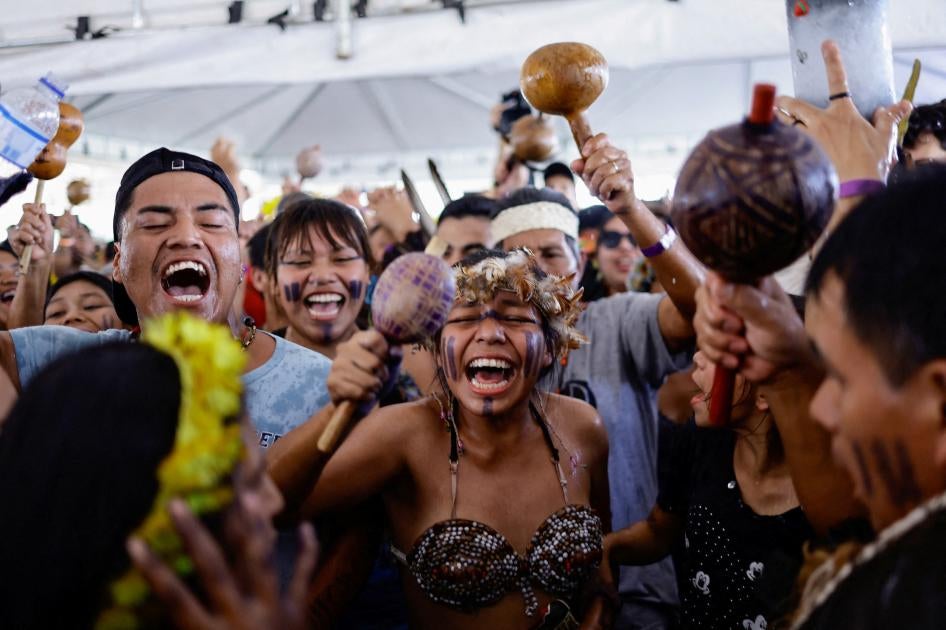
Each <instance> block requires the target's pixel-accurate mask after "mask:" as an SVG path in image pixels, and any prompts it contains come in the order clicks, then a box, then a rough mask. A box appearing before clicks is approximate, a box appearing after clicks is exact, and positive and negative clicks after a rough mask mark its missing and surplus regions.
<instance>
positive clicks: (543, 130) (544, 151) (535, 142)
mask: <svg viewBox="0 0 946 630" xmlns="http://www.w3.org/2000/svg"><path fill="white" fill-rule="evenodd" d="M509 144H511V145H512V153H513V155H514V156H515V158H516V159H517V160H519V161H520V162H545V161H546V160H548V159H550V158H551V157H552V156H553V155H555V153H556V152H558V136H556V135H555V128H554V127H553V126H552V125H551V124H550V123H549V121H548V120H547V119H546V118H544V117H542V116H523V117H522V118H520V119H519V120H517V121H516V122H514V123H513V124H512V129H510V131H509Z"/></svg>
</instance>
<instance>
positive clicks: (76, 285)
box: [44, 271, 121, 332]
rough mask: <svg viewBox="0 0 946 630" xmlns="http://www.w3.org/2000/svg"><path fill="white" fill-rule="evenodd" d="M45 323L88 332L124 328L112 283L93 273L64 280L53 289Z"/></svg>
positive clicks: (87, 272) (82, 272) (67, 277)
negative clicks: (117, 309) (116, 306)
mask: <svg viewBox="0 0 946 630" xmlns="http://www.w3.org/2000/svg"><path fill="white" fill-rule="evenodd" d="M44 323H45V324H49V325H54V326H56V325H58V326H69V327H71V328H75V329H77V330H84V331H86V332H99V331H102V330H109V329H110V328H120V327H121V320H119V319H118V314H117V313H116V312H115V304H114V300H113V299H112V283H111V281H109V280H108V279H107V278H105V276H103V275H101V274H97V273H95V272H92V271H80V272H78V273H74V274H72V275H71V276H66V277H65V278H61V279H60V280H58V281H57V282H56V284H54V285H53V286H52V287H51V288H50V289H49V295H48V296H47V298H46V321H45V322H44Z"/></svg>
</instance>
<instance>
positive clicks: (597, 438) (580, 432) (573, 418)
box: [543, 394, 608, 453]
mask: <svg viewBox="0 0 946 630" xmlns="http://www.w3.org/2000/svg"><path fill="white" fill-rule="evenodd" d="M543 396H547V398H544V399H543V402H544V403H545V409H546V413H548V415H549V422H551V423H552V424H553V426H554V428H555V429H556V430H557V431H558V432H559V433H563V434H566V435H568V436H569V437H570V438H571V439H572V440H576V441H578V442H580V443H581V444H583V445H584V446H586V447H589V448H594V449H595V450H600V451H602V452H604V453H606V452H607V450H608V431H607V429H606V428H605V426H604V423H603V422H602V421H601V416H600V415H598V411H597V410H596V409H595V408H594V407H592V406H591V405H589V404H588V403H586V402H585V401H583V400H578V399H577V398H571V397H569V396H561V395H559V394H543Z"/></svg>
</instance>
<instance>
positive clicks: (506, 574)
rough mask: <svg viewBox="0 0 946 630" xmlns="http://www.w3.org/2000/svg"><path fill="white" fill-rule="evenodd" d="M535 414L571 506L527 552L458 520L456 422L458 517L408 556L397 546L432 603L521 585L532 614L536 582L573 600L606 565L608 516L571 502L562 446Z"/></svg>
mask: <svg viewBox="0 0 946 630" xmlns="http://www.w3.org/2000/svg"><path fill="white" fill-rule="evenodd" d="M532 413H533V417H534V418H535V419H536V421H537V422H538V423H539V426H540V427H541V428H542V433H543V435H544V436H545V441H546V443H547V444H548V446H549V448H550V449H551V451H552V462H553V464H554V466H555V471H556V473H557V474H558V478H559V483H560V484H561V486H562V494H563V496H564V498H565V507H563V508H562V509H560V510H558V511H557V512H555V513H554V514H552V515H550V516H549V517H548V518H546V519H545V521H544V522H543V523H542V525H541V526H539V529H538V530H536V532H535V534H533V535H532V541H531V543H530V545H529V549H528V551H527V552H526V555H525V557H522V556H520V555H519V554H518V553H516V551H515V549H513V547H512V545H511V544H510V543H509V541H508V540H506V537H505V536H503V535H502V534H500V533H499V532H497V531H496V530H495V529H493V528H492V527H490V526H489V525H486V524H485V523H481V522H479V521H473V520H468V519H463V518H455V515H456V498H457V492H456V489H457V484H456V480H457V472H458V469H459V467H458V464H459V448H458V439H457V433H456V429H455V426H454V425H453V424H452V423H451V424H450V433H451V440H452V445H451V454H450V469H451V471H452V474H453V479H452V486H451V488H452V496H453V507H452V509H451V516H453V517H454V518H450V519H449V520H446V521H441V522H439V523H437V524H435V525H433V526H431V527H430V528H429V529H427V530H426V531H425V532H424V533H423V534H421V535H420V537H419V538H418V539H417V541H416V542H415V543H414V546H413V547H412V548H411V550H410V552H409V553H408V554H407V555H406V556H405V554H403V553H402V552H400V551H398V550H397V549H392V551H393V553H394V555H395V557H396V558H398V559H399V560H400V561H401V562H402V563H403V564H404V565H405V566H406V567H407V569H408V570H409V571H410V572H411V574H412V575H413V576H414V579H415V580H417V584H418V585H419V586H420V588H421V590H422V591H424V593H426V594H427V596H428V597H430V599H432V600H433V601H435V602H437V603H439V604H445V605H447V606H451V607H453V608H458V609H460V610H465V611H470V610H473V609H476V608H482V607H485V606H490V605H492V604H495V603H496V602H498V601H499V600H501V599H502V598H503V597H505V596H506V594H507V593H509V592H510V591H513V590H516V589H518V590H520V591H521V592H522V596H523V598H524V599H525V613H526V615H528V616H530V617H531V616H533V615H535V613H536V610H537V609H538V599H537V598H536V596H535V592H534V591H533V587H532V585H533V583H534V584H537V585H538V586H540V587H541V588H542V589H543V590H545V591H547V592H548V593H551V594H552V595H554V596H556V597H560V598H562V599H565V600H573V599H574V598H575V596H576V595H577V594H578V591H579V590H580V589H581V587H582V585H583V584H584V583H585V580H587V579H588V578H589V577H591V576H592V575H593V574H594V572H595V571H596V570H597V568H598V564H599V563H600V562H601V544H602V529H601V519H599V518H598V515H597V514H596V513H595V512H594V510H592V509H591V508H589V507H587V506H584V505H574V504H569V503H568V493H567V485H568V484H567V481H566V480H565V476H564V475H563V474H562V469H561V466H560V465H559V458H558V449H556V448H555V445H554V443H553V442H552V438H551V435H550V434H549V430H548V427H547V426H546V424H545V422H544V420H542V418H541V416H540V415H539V414H538V411H537V410H536V409H535V408H533V409H532Z"/></svg>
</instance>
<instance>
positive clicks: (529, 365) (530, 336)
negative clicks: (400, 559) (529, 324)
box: [525, 332, 540, 377]
mask: <svg viewBox="0 0 946 630" xmlns="http://www.w3.org/2000/svg"><path fill="white" fill-rule="evenodd" d="M539 346H540V339H539V335H538V334H537V333H533V332H527V333H526V365H525V368H526V376H527V377H531V376H533V375H535V374H538V373H539V364H540V360H539V352H540V349H539Z"/></svg>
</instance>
